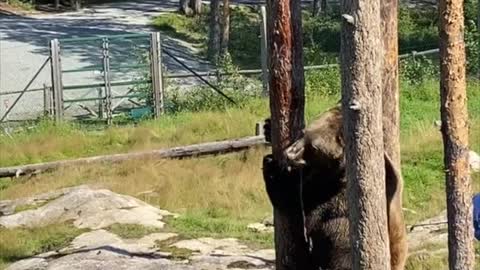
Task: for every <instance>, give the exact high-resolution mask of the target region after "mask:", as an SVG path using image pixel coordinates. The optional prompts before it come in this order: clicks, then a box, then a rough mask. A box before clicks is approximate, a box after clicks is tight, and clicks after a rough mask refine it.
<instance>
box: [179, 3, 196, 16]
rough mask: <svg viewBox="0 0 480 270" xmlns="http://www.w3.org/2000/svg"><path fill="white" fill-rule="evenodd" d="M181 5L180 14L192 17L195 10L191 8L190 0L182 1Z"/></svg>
mask: <svg viewBox="0 0 480 270" xmlns="http://www.w3.org/2000/svg"><path fill="white" fill-rule="evenodd" d="M179 4H180V7H179V10H180V13H183V14H185V15H187V16H191V15H192V13H193V10H192V9H191V8H190V6H189V4H190V0H180V1H179Z"/></svg>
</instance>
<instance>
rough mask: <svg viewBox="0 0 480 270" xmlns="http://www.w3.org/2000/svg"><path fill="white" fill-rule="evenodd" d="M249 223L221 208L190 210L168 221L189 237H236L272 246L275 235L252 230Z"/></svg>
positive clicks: (175, 228)
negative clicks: (248, 226)
mask: <svg viewBox="0 0 480 270" xmlns="http://www.w3.org/2000/svg"><path fill="white" fill-rule="evenodd" d="M250 222H252V221H250ZM248 223H249V221H248V220H244V219H243V220H238V219H235V218H233V217H231V216H230V215H229V213H228V212H226V211H223V210H222V209H221V208H211V209H205V210H198V211H189V212H187V213H184V214H182V215H181V216H180V217H178V218H175V219H171V220H170V221H169V222H168V224H169V226H171V228H172V229H174V230H175V231H176V232H178V233H180V234H181V235H183V236H185V237H187V238H198V237H213V238H225V237H234V238H237V239H239V240H242V241H245V242H247V243H248V244H251V245H253V246H255V247H260V248H271V247H272V245H273V235H272V234H269V233H255V232H252V231H250V230H249V229H248V228H247V225H248Z"/></svg>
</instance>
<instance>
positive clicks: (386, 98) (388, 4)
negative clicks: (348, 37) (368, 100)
mask: <svg viewBox="0 0 480 270" xmlns="http://www.w3.org/2000/svg"><path fill="white" fill-rule="evenodd" d="M381 13H382V29H383V30H382V32H383V48H384V56H385V58H384V63H383V95H382V108H383V143H384V148H385V153H387V155H388V156H389V157H390V159H391V160H392V164H393V166H394V167H395V168H396V169H397V170H398V172H400V171H401V162H400V105H399V94H400V92H399V87H398V23H397V20H398V1H397V0H384V1H382V7H381ZM400 175H401V173H400ZM390 184H391V185H392V184H396V185H395V186H394V188H395V189H394V191H393V193H394V195H393V198H392V200H391V201H390V202H389V205H388V206H387V207H388V228H389V240H390V255H391V258H390V259H391V266H392V269H393V270H396V269H402V270H403V269H404V268H405V259H406V257H407V241H406V239H407V237H406V230H405V221H404V216H403V210H402V196H403V180H402V179H401V180H400V181H399V182H398V183H390ZM387 194H388V191H387Z"/></svg>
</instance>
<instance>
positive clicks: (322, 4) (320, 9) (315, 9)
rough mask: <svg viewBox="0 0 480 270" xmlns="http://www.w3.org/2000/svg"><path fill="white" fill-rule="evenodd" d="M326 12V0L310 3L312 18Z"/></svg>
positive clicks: (315, 0) (314, 0)
mask: <svg viewBox="0 0 480 270" xmlns="http://www.w3.org/2000/svg"><path fill="white" fill-rule="evenodd" d="M326 12H327V0H313V2H312V16H313V17H315V16H318V15H319V14H320V13H324V14H325V13H326Z"/></svg>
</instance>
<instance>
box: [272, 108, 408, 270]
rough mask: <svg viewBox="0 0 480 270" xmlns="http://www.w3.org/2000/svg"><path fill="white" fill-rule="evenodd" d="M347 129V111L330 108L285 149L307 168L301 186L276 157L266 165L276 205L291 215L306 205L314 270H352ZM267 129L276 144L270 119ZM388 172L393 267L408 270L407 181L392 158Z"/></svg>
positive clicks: (298, 164) (294, 162)
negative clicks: (404, 196)
mask: <svg viewBox="0 0 480 270" xmlns="http://www.w3.org/2000/svg"><path fill="white" fill-rule="evenodd" d="M342 125H343V124H342V113H341V108H340V107H335V108H333V109H330V110H328V111H327V112H325V113H323V114H322V115H321V116H320V117H319V118H317V119H316V120H315V121H313V123H312V124H310V125H309V126H308V127H307V128H306V129H305V130H304V135H303V137H302V138H300V139H299V140H297V141H296V142H295V143H293V144H292V145H291V146H290V147H289V148H287V149H286V150H285V155H286V157H287V159H288V161H289V162H290V165H291V166H292V168H295V169H298V170H301V175H302V179H301V183H302V184H301V187H298V186H296V183H298V181H296V180H298V179H290V180H291V181H289V179H284V178H288V175H289V174H288V172H285V169H283V171H282V168H281V167H280V166H279V165H278V163H277V162H276V161H275V160H274V159H273V157H272V156H271V155H268V156H266V157H265V158H264V162H263V166H264V167H263V173H264V178H265V184H266V190H267V193H268V195H269V198H270V200H271V202H272V205H273V206H274V207H276V208H277V209H280V210H282V211H283V210H285V211H284V212H286V213H291V209H299V208H298V205H297V206H295V205H294V204H298V203H300V204H302V205H301V208H302V209H303V214H304V217H305V218H304V228H305V233H306V237H307V239H306V240H307V242H309V244H308V245H309V246H310V247H309V251H308V252H309V254H308V257H309V265H311V269H332V270H334V269H335V270H337V269H338V270H340V269H341V270H346V269H351V268H352V265H351V263H352V260H351V251H350V249H351V247H350V238H349V221H348V205H347V196H348V194H347V191H346V178H345V160H344V152H343V151H344V150H343V149H344V146H345V144H344V140H343V126H342ZM264 129H265V136H266V140H267V141H270V138H271V136H270V132H271V131H270V123H269V120H267V121H266V125H265V127H264ZM385 174H386V176H385V181H386V189H387V190H386V197H387V204H388V207H387V209H388V222H389V224H388V226H389V236H390V237H389V238H390V253H391V268H392V270H400V269H404V267H405V261H406V257H407V241H406V228H405V225H404V220H403V213H402V198H401V194H402V188H403V180H402V178H401V175H400V173H399V171H398V169H397V168H395V167H394V164H393V163H392V161H391V160H390V158H389V157H388V155H386V154H385ZM296 189H298V192H297V191H296ZM297 193H298V196H297ZM289 211H290V212H289Z"/></svg>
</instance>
